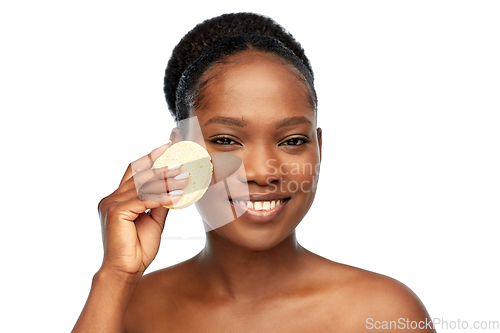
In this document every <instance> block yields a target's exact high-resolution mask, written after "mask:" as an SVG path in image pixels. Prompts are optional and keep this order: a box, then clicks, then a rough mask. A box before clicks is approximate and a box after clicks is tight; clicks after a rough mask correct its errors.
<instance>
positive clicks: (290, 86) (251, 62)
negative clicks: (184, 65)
mask: <svg viewBox="0 0 500 333" xmlns="http://www.w3.org/2000/svg"><path fill="white" fill-rule="evenodd" d="M203 80H204V81H205V82H206V84H205V85H204V88H203V89H202V91H201V95H202V96H203V97H202V100H203V101H202V103H200V105H199V108H198V109H197V111H196V112H195V114H194V115H196V116H198V117H199V118H206V117H212V116H214V115H216V114H217V115H220V114H224V115H225V116H240V117H243V118H245V119H248V118H255V117H258V119H260V121H264V120H271V119H273V118H280V117H281V118H282V117H285V116H306V117H307V118H309V119H310V120H311V122H314V121H315V116H314V115H315V112H314V108H313V106H312V105H311V103H310V94H309V90H308V89H307V86H306V84H305V82H304V81H303V79H302V76H301V74H300V73H299V72H298V70H296V69H295V68H294V67H293V66H292V65H289V64H287V63H285V62H284V61H283V60H282V59H280V58H279V57H277V56H275V55H273V54H269V53H264V52H260V51H253V50H251V51H246V52H242V53H240V54H237V55H235V56H232V57H231V58H230V59H228V61H227V62H224V63H222V64H217V65H216V66H214V68H212V69H211V70H210V71H209V72H207V73H206V74H205V75H204V77H203ZM200 120H201V119H200Z"/></svg>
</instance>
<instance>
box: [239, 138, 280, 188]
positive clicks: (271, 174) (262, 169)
mask: <svg viewBox="0 0 500 333" xmlns="http://www.w3.org/2000/svg"><path fill="white" fill-rule="evenodd" d="M242 160H243V166H244V168H245V173H246V181H247V182H254V183H256V184H258V185H261V186H266V185H269V184H271V183H273V182H279V181H280V180H281V178H282V174H281V173H282V169H283V168H281V167H280V165H281V162H280V159H279V154H278V153H277V151H276V149H275V148H274V147H269V145H265V144H261V145H255V146H254V147H251V148H247V151H246V152H245V154H244V156H242Z"/></svg>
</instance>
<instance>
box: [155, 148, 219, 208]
mask: <svg viewBox="0 0 500 333" xmlns="http://www.w3.org/2000/svg"><path fill="white" fill-rule="evenodd" d="M181 163H182V164H183V165H182V166H181V173H184V172H189V182H188V184H187V186H186V187H184V188H183V189H182V190H183V191H184V194H182V195H181V199H180V200H179V201H177V202H175V203H174V204H173V205H169V206H165V207H166V208H170V209H181V208H186V207H188V206H190V205H192V204H193V203H195V202H196V201H198V200H200V199H201V197H202V196H203V194H205V192H206V190H207V188H208V186H209V185H210V181H211V180H212V172H213V169H214V167H213V165H212V162H211V157H210V154H209V153H208V151H207V150H206V149H205V148H203V147H202V146H200V145H199V144H198V143H196V142H193V141H180V142H177V143H176V144H174V145H172V146H171V147H170V148H168V149H167V150H166V151H165V152H164V153H163V155H161V156H160V157H159V158H158V159H157V160H156V161H155V162H154V164H153V167H152V169H157V168H162V167H165V166H169V165H173V164H181Z"/></svg>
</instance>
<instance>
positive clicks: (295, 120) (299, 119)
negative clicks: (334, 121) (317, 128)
mask: <svg viewBox="0 0 500 333" xmlns="http://www.w3.org/2000/svg"><path fill="white" fill-rule="evenodd" d="M212 123H214V124H221V125H227V126H236V127H246V126H247V123H246V121H245V120H243V118H241V119H239V118H234V117H226V116H215V117H212V118H210V119H209V120H208V121H207V122H206V123H205V125H203V127H205V126H207V125H209V124H212ZM298 124H309V125H311V126H312V122H311V121H310V120H309V119H307V118H306V117H304V116H295V117H289V118H285V119H282V120H280V121H279V122H278V123H277V124H276V129H280V128H283V127H289V126H294V125H298Z"/></svg>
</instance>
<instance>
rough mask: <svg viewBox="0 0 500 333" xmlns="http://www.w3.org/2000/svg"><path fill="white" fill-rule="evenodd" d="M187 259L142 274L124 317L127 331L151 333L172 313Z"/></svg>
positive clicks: (128, 332)
mask: <svg viewBox="0 0 500 333" xmlns="http://www.w3.org/2000/svg"><path fill="white" fill-rule="evenodd" d="M188 264H189V260H187V261H185V262H182V263H179V264H177V265H174V266H171V267H167V268H164V269H161V270H158V271H154V272H151V273H149V274H146V275H144V276H143V277H142V278H141V280H140V281H139V283H138V285H137V286H136V288H135V290H134V293H133V295H132V298H131V299H130V302H129V305H128V307H127V311H126V313H125V318H124V326H125V328H126V332H127V333H135V332H154V331H155V330H156V329H157V327H158V326H161V325H163V323H162V321H164V320H167V321H168V319H169V317H170V316H172V315H175V312H176V311H177V310H178V309H179V308H180V304H179V302H182V299H183V297H181V294H182V292H183V284H185V281H186V274H187V271H188V270H187V266H188Z"/></svg>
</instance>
